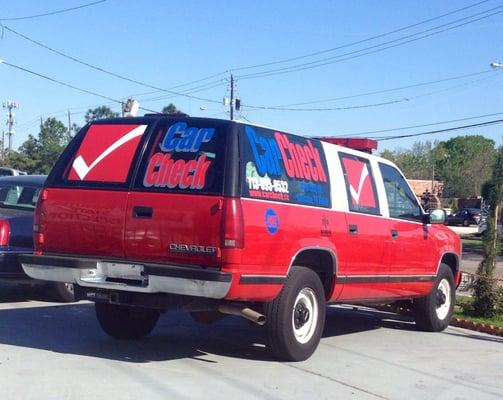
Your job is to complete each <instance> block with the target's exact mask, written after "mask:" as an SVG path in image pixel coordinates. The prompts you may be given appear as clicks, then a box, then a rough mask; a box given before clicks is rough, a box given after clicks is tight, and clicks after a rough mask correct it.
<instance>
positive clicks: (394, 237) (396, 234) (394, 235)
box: [391, 229, 398, 239]
mask: <svg viewBox="0 0 503 400" xmlns="http://www.w3.org/2000/svg"><path fill="white" fill-rule="evenodd" d="M391 237H392V238H393V239H396V238H397V237H398V231H397V230H396V229H392V230H391Z"/></svg>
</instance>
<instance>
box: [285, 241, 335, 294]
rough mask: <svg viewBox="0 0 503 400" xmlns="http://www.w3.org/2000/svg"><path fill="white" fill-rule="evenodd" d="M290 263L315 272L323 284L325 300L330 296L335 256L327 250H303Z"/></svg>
mask: <svg viewBox="0 0 503 400" xmlns="http://www.w3.org/2000/svg"><path fill="white" fill-rule="evenodd" d="M292 265H298V266H301V267H306V268H309V269H312V270H313V271H314V272H316V273H317V274H318V276H319V277H320V280H321V283H322V284H323V289H324V291H325V298H326V299H327V300H328V299H329V298H330V295H331V294H332V286H333V283H334V278H335V271H336V260H335V256H333V255H332V254H331V253H330V252H328V251H327V250H317V249H309V250H303V251H302V252H300V253H299V254H297V256H296V257H295V259H294V260H293V264H292Z"/></svg>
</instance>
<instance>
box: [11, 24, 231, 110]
mask: <svg viewBox="0 0 503 400" xmlns="http://www.w3.org/2000/svg"><path fill="white" fill-rule="evenodd" d="M3 28H4V29H5V30H7V31H9V32H11V33H13V34H15V35H17V36H19V37H22V38H23V39H25V40H27V41H29V42H31V43H34V44H36V45H37V46H40V47H42V48H44V49H46V50H49V51H51V52H53V53H55V54H58V55H59V56H61V57H64V58H66V59H69V60H71V61H73V62H76V63H78V64H81V65H84V66H86V67H88V68H91V69H94V70H96V71H99V72H102V73H104V74H107V75H110V76H113V77H115V78H118V79H121V80H124V81H127V82H130V83H134V84H137V85H140V86H144V87H148V88H150V89H155V90H156V91H160V92H167V93H170V94H172V95H174V96H183V97H188V98H194V99H196V100H203V101H209V102H215V101H214V100H210V99H203V98H200V97H194V96H190V95H187V94H184V93H182V92H175V91H172V90H171V89H174V88H179V87H183V86H189V85H192V84H195V83H199V82H203V81H205V80H208V79H211V78H215V77H217V76H220V75H222V74H223V73H222V72H220V73H218V74H212V75H209V76H207V77H204V78H201V79H197V80H195V81H191V82H188V83H184V84H180V85H177V86H174V87H173V88H168V89H164V88H160V87H157V86H154V85H151V84H149V83H145V82H142V81H139V80H137V79H133V78H129V77H127V76H124V75H121V74H118V73H116V72H113V71H109V70H107V69H105V68H102V67H99V66H96V65H93V64H90V63H88V62H86V61H83V60H80V59H78V58H76V57H73V56H70V55H68V54H66V53H63V52H61V51H59V50H56V49H53V48H52V47H49V46H47V45H45V44H43V43H41V42H39V41H36V40H34V39H32V38H30V37H28V36H26V35H24V34H22V33H20V32H17V31H15V30H14V29H12V28H9V27H8V26H4V27H3ZM218 102H220V101H218Z"/></svg>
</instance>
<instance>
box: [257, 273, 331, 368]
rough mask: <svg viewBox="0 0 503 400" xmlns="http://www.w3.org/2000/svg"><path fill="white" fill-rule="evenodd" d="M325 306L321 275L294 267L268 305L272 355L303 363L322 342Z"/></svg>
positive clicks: (267, 323) (267, 315)
mask: <svg viewBox="0 0 503 400" xmlns="http://www.w3.org/2000/svg"><path fill="white" fill-rule="evenodd" d="M325 312H326V302H325V295H324V290H323V285H322V283H321V281H320V278H319V277H318V275H317V274H316V273H315V272H314V271H313V270H310V269H309V268H305V267H292V269H291V271H290V273H289V275H288V278H287V280H286V282H285V285H284V287H283V289H282V291H281V293H280V294H279V296H278V297H277V298H276V299H275V300H273V301H272V302H270V303H267V304H266V305H265V313H266V318H267V322H266V328H267V331H268V339H269V343H268V345H269V348H270V351H271V352H272V353H273V354H274V355H275V356H276V357H277V358H279V359H280V360H284V361H303V360H306V359H307V358H309V357H310V356H311V355H312V354H313V353H314V351H315V350H316V347H318V344H319V342H320V338H321V334H322V333H323V325H324V324H325Z"/></svg>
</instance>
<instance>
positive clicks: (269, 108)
mask: <svg viewBox="0 0 503 400" xmlns="http://www.w3.org/2000/svg"><path fill="white" fill-rule="evenodd" d="M406 101H409V99H407V98H403V99H398V100H390V101H384V102H381V103H370V104H357V105H353V106H344V107H324V108H288V107H267V106H247V105H243V106H242V107H246V108H251V109H254V110H272V111H299V112H310V111H340V110H353V109H359V108H371V107H380V106H387V105H390V104H396V103H403V102H406Z"/></svg>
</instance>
